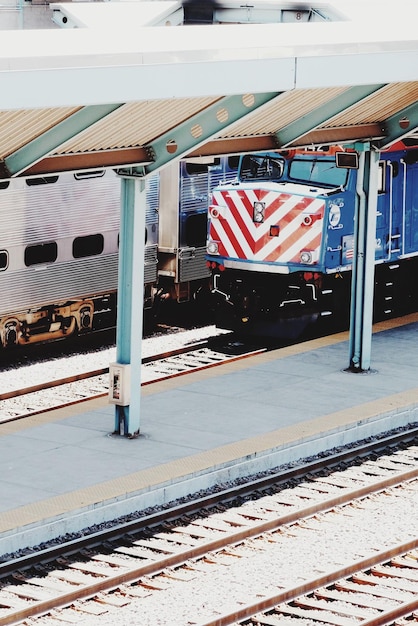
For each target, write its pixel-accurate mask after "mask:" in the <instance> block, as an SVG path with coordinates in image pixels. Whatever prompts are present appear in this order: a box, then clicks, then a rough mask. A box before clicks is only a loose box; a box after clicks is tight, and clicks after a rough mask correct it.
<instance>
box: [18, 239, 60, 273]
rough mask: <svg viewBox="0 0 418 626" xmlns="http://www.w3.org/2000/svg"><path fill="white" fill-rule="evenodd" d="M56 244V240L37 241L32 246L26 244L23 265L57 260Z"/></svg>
mask: <svg viewBox="0 0 418 626" xmlns="http://www.w3.org/2000/svg"><path fill="white" fill-rule="evenodd" d="M57 256H58V246H57V243H56V241H50V242H48V243H39V244H36V245H34V246H27V247H26V249H25V265H26V267H30V266H31V265H39V264H41V263H53V262H54V261H56V260H57Z"/></svg>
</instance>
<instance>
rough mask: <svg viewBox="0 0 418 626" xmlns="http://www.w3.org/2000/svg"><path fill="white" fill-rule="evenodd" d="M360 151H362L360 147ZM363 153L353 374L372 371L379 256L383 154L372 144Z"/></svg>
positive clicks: (352, 329)
mask: <svg viewBox="0 0 418 626" xmlns="http://www.w3.org/2000/svg"><path fill="white" fill-rule="evenodd" d="M356 148H357V150H359V148H358V146H357V145H356ZM360 150H361V152H360V160H359V171H358V177H357V210H356V218H355V225H354V226H355V231H354V259H353V277H352V286H351V311H350V340H349V350H350V365H349V367H348V371H351V372H368V371H369V370H370V361H371V343H372V323H373V295H374V268H375V254H376V211H377V189H378V166H379V153H378V152H376V151H374V150H371V149H370V145H369V144H364V145H362V146H361V147H360ZM360 150H359V151H360Z"/></svg>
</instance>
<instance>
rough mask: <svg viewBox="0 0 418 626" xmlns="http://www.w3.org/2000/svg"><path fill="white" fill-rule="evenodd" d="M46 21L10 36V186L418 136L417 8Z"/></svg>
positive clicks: (144, 8)
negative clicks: (103, 170) (79, 173)
mask: <svg viewBox="0 0 418 626" xmlns="http://www.w3.org/2000/svg"><path fill="white" fill-rule="evenodd" d="M16 1H18V0H16ZM36 1H37V0H32V6H31V7H24V8H19V7H21V6H22V5H21V2H20V4H19V5H17V6H16V9H17V10H16V11H15V15H16V16H17V17H16V19H18V17H19V15H20V13H19V11H25V10H26V9H27V10H29V9H30V10H33V11H34V10H35V9H36ZM40 9H41V10H42V11H43V14H44V15H45V13H47V14H48V20H49V22H48V27H47V28H44V27H42V28H29V29H25V28H18V27H16V28H8V29H6V30H4V31H3V32H2V37H1V38H0V81H1V82H0V84H1V90H0V178H8V177H12V176H29V175H31V176H33V175H41V174H47V173H51V172H60V171H65V170H76V169H77V170H79V169H95V168H97V167H136V168H139V170H138V171H140V172H141V173H143V174H148V173H150V172H152V171H156V170H158V169H159V168H160V167H163V166H164V165H166V164H167V163H168V162H169V161H170V160H172V159H176V158H181V157H184V156H208V155H219V154H237V153H242V152H248V151H256V150H269V149H280V148H295V147H299V146H310V145H331V144H335V143H339V144H342V145H353V144H354V143H355V142H358V141H367V142H372V143H373V144H375V145H376V147H377V148H380V149H385V148H386V147H388V146H390V145H392V144H393V143H394V142H396V141H398V140H400V139H402V138H404V137H408V138H409V140H410V141H412V142H413V141H414V140H415V138H416V137H417V136H418V135H417V129H418V105H417V100H418V98H417V96H418V41H417V38H416V26H415V25H416V23H417V18H418V3H416V2H414V0H398V2H397V3H396V4H395V3H393V2H389V1H387V0H346V1H342V0H329V1H319V2H315V1H314V0H313V1H312V2H292V1H291V0H290V1H287V2H280V1H276V0H260V1H257V0H254V2H252V3H251V5H249V4H245V5H243V3H242V2H240V1H234V0H229V1H227V0H217V1H211V0H205V1H204V2H203V1H202V2H199V1H198V0H196V1H195V2H193V1H192V0H189V1H185V2H177V1H175V2H170V1H166V2H158V1H145V0H142V1H141V0H136V1H131V2H126V1H123V2H117V1H115V2H66V3H62V4H51V5H49V6H45V5H43V6H41V7H40ZM2 19H4V17H2V16H1V15H0V29H1V28H2ZM21 21H22V23H23V22H25V19H23V20H21ZM417 143H418V139H417Z"/></svg>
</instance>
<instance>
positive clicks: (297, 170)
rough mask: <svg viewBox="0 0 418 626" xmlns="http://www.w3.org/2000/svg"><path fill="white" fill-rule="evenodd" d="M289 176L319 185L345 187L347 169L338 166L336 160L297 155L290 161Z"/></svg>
mask: <svg viewBox="0 0 418 626" xmlns="http://www.w3.org/2000/svg"><path fill="white" fill-rule="evenodd" d="M289 178H290V179H291V180H294V181H298V182H301V181H303V182H308V183H309V184H310V185H315V186H317V187H343V186H344V185H345V184H346V181H347V170H346V169H345V168H340V167H337V166H336V163H335V161H334V160H329V161H328V160H324V159H323V158H322V159H302V158H300V159H299V158H297V157H296V158H294V159H293V161H292V162H291V163H290V168H289Z"/></svg>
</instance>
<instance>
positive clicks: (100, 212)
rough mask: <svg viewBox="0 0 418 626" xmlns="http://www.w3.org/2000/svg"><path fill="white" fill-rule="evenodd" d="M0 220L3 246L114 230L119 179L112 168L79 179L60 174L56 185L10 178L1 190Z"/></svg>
mask: <svg viewBox="0 0 418 626" xmlns="http://www.w3.org/2000/svg"><path fill="white" fill-rule="evenodd" d="M0 220H1V243H0V246H2V247H6V248H10V247H12V246H16V245H21V244H24V245H29V244H34V243H38V242H42V241H48V240H52V239H60V238H65V237H66V236H69V235H71V236H72V237H75V236H83V235H90V234H93V233H97V232H104V231H117V230H118V228H119V220H120V180H119V178H118V177H117V176H116V175H115V174H114V173H113V172H112V171H109V172H106V175H105V176H103V177H100V178H87V179H83V180H75V179H74V176H73V175H72V174H61V175H60V176H59V179H58V181H57V182H56V183H51V184H46V185H36V186H33V187H32V186H31V187H29V186H27V185H26V182H25V181H24V180H12V181H10V185H9V187H8V188H7V189H0Z"/></svg>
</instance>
